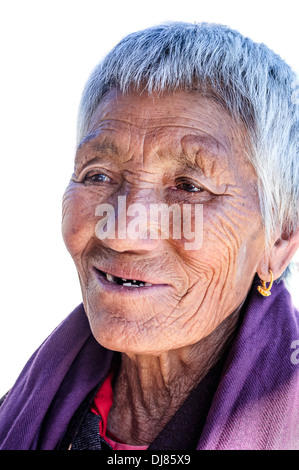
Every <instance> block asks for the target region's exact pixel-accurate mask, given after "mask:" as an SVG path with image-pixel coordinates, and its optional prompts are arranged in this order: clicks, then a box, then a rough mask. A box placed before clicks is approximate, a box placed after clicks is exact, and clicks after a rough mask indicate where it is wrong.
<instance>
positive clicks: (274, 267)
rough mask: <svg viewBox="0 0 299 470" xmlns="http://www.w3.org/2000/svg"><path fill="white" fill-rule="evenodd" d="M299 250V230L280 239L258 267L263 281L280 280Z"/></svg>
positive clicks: (266, 253)
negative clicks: (271, 274)
mask: <svg viewBox="0 0 299 470" xmlns="http://www.w3.org/2000/svg"><path fill="white" fill-rule="evenodd" d="M298 248H299V228H298V229H297V230H296V231H295V232H293V233H292V235H290V236H288V237H287V238H282V237H281V238H278V239H277V240H276V241H275V242H274V243H273V245H272V247H271V248H270V250H268V251H267V252H265V253H264V255H263V256H262V258H261V259H260V261H259V264H258V266H257V274H258V276H259V278H260V279H262V280H263V281H266V282H269V281H270V279H271V276H270V273H269V269H271V271H272V273H273V279H274V280H275V279H278V278H279V277H280V276H281V275H282V273H283V272H284V271H285V269H286V268H287V266H288V264H289V263H290V261H291V259H292V258H293V256H294V255H295V253H296V251H297V250H298Z"/></svg>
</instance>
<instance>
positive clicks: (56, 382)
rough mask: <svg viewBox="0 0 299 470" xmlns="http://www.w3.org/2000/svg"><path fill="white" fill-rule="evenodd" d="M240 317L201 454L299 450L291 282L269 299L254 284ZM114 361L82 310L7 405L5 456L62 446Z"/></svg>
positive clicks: (47, 345)
mask: <svg viewBox="0 0 299 470" xmlns="http://www.w3.org/2000/svg"><path fill="white" fill-rule="evenodd" d="M241 317H242V323H241V325H240V327H239V330H238V332H237V334H236V336H235V339H234V342H233V344H232V345H231V346H230V350H229V352H228V354H227V356H226V360H225V363H224V366H223V370H222V373H221V376H220V379H219V383H218V386H217V387H216V391H215V393H214V395H213V397H211V405H210V408H209V411H208V414H207V418H206V420H205V423H204V425H203V428H202V431H201V436H200V438H199V441H198V444H197V449H198V450H205V449H206V450H221V449H233V450H239V449H240V450H241V449H250V450H262V449H267V450H270V449H280V450H287V449H292V450H293V449H294V450H295V449H299V426H298V423H299V419H298V409H299V406H298V405H299V399H298V398H299V397H298V394H299V364H298V362H299V361H298V360H297V355H296V350H295V347H296V345H297V344H298V340H299V329H298V323H299V322H298V312H297V310H296V309H295V308H294V306H293V305H292V301H291V297H290V295H289V292H288V291H287V289H286V287H285V285H284V283H283V282H281V283H274V285H273V288H272V295H271V296H270V297H267V298H265V297H262V296H261V295H260V294H259V293H258V292H257V290H256V285H255V282H254V284H253V286H252V288H251V291H250V292H249V295H248V298H247V300H246V303H245V304H244V306H243V311H242V314H241ZM114 354H115V353H113V352H112V351H109V350H107V349H105V348H103V347H102V346H100V345H99V344H98V343H97V342H96V340H95V339H94V338H93V336H92V334H91V331H90V327H89V323H88V320H87V317H86V314H85V311H84V308H83V305H79V306H78V307H77V308H76V309H75V310H74V311H73V312H72V313H71V314H70V315H69V316H68V317H67V318H66V319H65V320H64V321H63V322H62V323H61V324H60V325H59V326H58V327H57V328H56V329H55V330H54V331H53V333H52V334H51V335H50V336H49V337H48V338H47V339H46V341H45V342H44V343H43V344H42V345H41V346H40V347H39V348H38V350H37V351H36V352H35V353H34V354H33V356H32V357H31V358H30V359H29V361H28V363H27V364H26V366H25V367H24V369H23V371H22V372H21V374H20V376H19V377H18V379H17V380H16V383H15V384H14V386H13V387H12V389H11V390H10V392H9V394H8V395H7V397H6V398H5V400H4V402H3V404H2V406H1V408H0V449H8V450H19V449H20V450H29V449H45V450H53V449H56V448H57V447H59V444H60V442H61V441H62V440H63V438H64V436H65V433H66V430H67V428H68V425H69V422H70V420H71V418H72V417H73V416H74V414H75V413H76V410H77V409H78V408H79V407H80V405H81V404H82V402H83V401H84V400H85V399H86V397H87V396H88V394H90V392H91V391H92V390H94V389H95V388H96V387H97V386H98V385H99V384H100V383H101V381H102V380H103V378H104V377H105V376H106V375H107V373H108V372H109V370H110V367H111V361H112V357H113V355H114ZM298 357H299V354H298Z"/></svg>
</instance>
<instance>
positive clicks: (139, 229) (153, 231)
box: [95, 196, 161, 253]
mask: <svg viewBox="0 0 299 470" xmlns="http://www.w3.org/2000/svg"><path fill="white" fill-rule="evenodd" d="M128 202H129V199H128V198H126V196H118V200H117V204H116V207H115V205H111V204H100V205H99V206H98V207H97V209H96V214H95V215H96V216H104V217H103V218H101V219H100V220H99V221H98V222H97V224H96V229H95V233H96V236H97V238H99V239H100V240H101V242H102V243H103V244H104V245H105V246H107V247H109V248H111V249H113V250H115V251H119V252H124V251H130V252H138V253H142V252H149V251H153V250H155V249H157V248H158V246H159V244H160V243H161V239H160V236H159V227H158V226H157V224H156V223H155V222H153V221H151V217H150V204H149V203H148V202H146V203H143V202H140V199H139V202H136V201H135V202H134V201H132V202H131V203H130V204H128Z"/></svg>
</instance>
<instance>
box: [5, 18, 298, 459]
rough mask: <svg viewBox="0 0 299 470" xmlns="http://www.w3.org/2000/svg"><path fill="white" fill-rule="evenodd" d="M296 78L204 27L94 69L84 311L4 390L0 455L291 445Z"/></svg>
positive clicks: (69, 230)
mask: <svg viewBox="0 0 299 470" xmlns="http://www.w3.org/2000/svg"><path fill="white" fill-rule="evenodd" d="M293 82H294V74H293V72H292V71H291V70H290V68H289V67H288V66H287V65H286V64H285V63H284V62H283V61H282V60H281V59H280V58H279V57H278V56H277V55H275V54H274V53H273V52H272V51H270V50H269V49H268V48H267V47H266V46H264V45H261V44H256V43H254V42H252V41H251V40H250V39H248V38H244V37H243V36H241V35H240V34H239V33H237V32H236V31H232V30H230V29H228V28H226V27H224V26H219V25H212V24H211V25H210V24H183V23H170V24H166V25H161V26H157V27H153V28H149V29H146V30H145V31H141V32H137V33H134V34H131V35H129V36H128V37H126V38H124V39H123V40H122V41H121V42H120V43H119V44H118V45H117V46H116V47H115V48H114V49H113V50H112V51H111V52H110V53H109V54H108V55H107V57H106V58H105V59H104V60H103V61H102V62H101V63H100V65H98V66H97V67H96V68H95V70H94V71H93V73H92V74H91V77H90V78H89V80H88V83H87V85H86V87H85V90H84V93H83V96H82V101H81V105H80V110H79V120H78V146H77V151H76V156H75V166H74V173H73V175H72V178H71V181H70V183H69V186H68V188H67V189H66V192H65V195H64V199H63V224H62V225H63V227H62V230H63V237H64V240H65V244H66V247H67V249H68V250H69V252H70V254H71V256H72V258H73V260H74V262H75V265H76V268H77V271H78V274H79V280H80V284H81V289H82V296H83V304H82V305H80V306H78V307H77V308H76V309H75V310H74V311H73V312H72V313H71V314H70V315H69V316H68V317H67V318H66V319H65V320H64V321H63V322H62V324H61V325H60V326H58V328H57V329H56V330H55V331H54V332H53V333H52V334H51V335H50V336H49V337H48V339H47V340H46V341H45V342H44V343H43V344H42V345H41V347H40V348H39V349H38V350H37V351H36V352H35V354H34V355H33V356H32V358H31V359H30V360H29V361H28V363H27V365H26V366H25V368H24V370H23V371H22V372H21V374H20V376H19V378H18V379H17V381H16V383H15V385H14V386H13V388H12V389H11V390H10V392H9V393H8V394H7V396H6V397H4V399H3V403H2V406H1V409H0V418H1V424H0V442H1V447H0V448H1V449H62V450H63V449H72V450H77V449H78V450H81V449H82V450H83V449H102V450H105V449H111V448H112V449H116V450H117V449H149V450H154V449H161V450H162V449H166V450H175V449H185V450H190V449H296V448H298V445H299V435H298V414H297V413H298V394H297V387H298V368H299V366H298V360H297V355H296V354H297V351H296V346H297V344H298V313H297V311H296V310H295V308H294V307H293V306H292V302H291V299H290V295H289V293H288V291H287V290H286V287H285V285H284V281H283V280H282V277H283V275H286V269H287V267H288V265H289V263H290V260H291V258H292V256H293V255H294V253H295V251H296V249H297V248H298V246H299V229H298V227H299V213H298V208H299V205H298V200H299V159H298V129H299V126H298V122H299V121H298V117H299V110H298V106H296V103H295V102H294V100H293V97H292V93H293V91H294V90H293V88H292V84H293ZM157 208H158V211H156V212H155V211H154V210H153V209H157ZM165 208H166V209H169V210H168V212H167V210H166V211H164V212H163V210H164V209H165ZM162 209H163V210H162ZM170 209H171V210H170ZM172 209H174V210H172ZM187 209H188V210H187ZM162 212H163V214H162ZM177 216H180V217H177ZM167 217H168V220H167V222H168V224H166V223H164V222H165V219H167ZM192 237H193V238H192Z"/></svg>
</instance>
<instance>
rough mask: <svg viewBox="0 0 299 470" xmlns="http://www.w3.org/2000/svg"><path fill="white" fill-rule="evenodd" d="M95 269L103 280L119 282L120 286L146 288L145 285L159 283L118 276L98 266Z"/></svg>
mask: <svg viewBox="0 0 299 470" xmlns="http://www.w3.org/2000/svg"><path fill="white" fill-rule="evenodd" d="M95 271H96V273H97V275H98V276H100V277H101V278H102V279H103V280H106V281H108V282H109V283H111V284H117V285H119V286H125V287H133V288H136V287H137V288H144V287H152V286H154V285H157V284H151V283H150V282H145V281H141V280H139V279H126V278H123V277H118V276H115V275H114V274H110V273H107V272H105V271H101V270H99V269H97V268H95Z"/></svg>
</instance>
